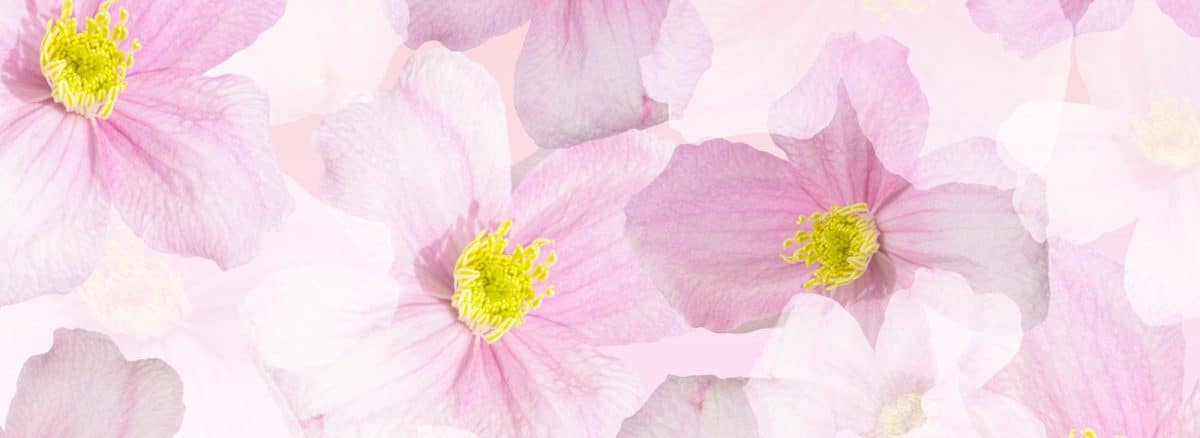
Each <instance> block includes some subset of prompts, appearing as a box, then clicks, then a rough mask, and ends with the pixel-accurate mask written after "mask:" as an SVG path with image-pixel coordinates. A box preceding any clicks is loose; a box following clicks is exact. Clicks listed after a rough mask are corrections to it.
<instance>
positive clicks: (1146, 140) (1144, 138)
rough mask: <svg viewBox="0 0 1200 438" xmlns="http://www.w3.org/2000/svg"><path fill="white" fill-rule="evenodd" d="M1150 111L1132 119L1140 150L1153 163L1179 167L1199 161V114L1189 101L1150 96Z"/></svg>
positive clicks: (1185, 166) (1174, 167) (1189, 165)
mask: <svg viewBox="0 0 1200 438" xmlns="http://www.w3.org/2000/svg"><path fill="white" fill-rule="evenodd" d="M1149 103H1150V111H1149V112H1148V113H1147V114H1146V117H1145V118H1144V119H1142V120H1137V121H1134V123H1133V134H1134V138H1135V139H1136V140H1137V143H1138V146H1139V147H1140V148H1141V150H1142V153H1143V154H1144V155H1145V156H1146V158H1147V159H1149V160H1150V161H1151V162H1153V163H1155V164H1160V165H1163V166H1167V167H1171V168H1173V169H1176V170H1182V169H1186V168H1189V167H1191V166H1192V165H1193V164H1195V163H1196V162H1197V161H1200V118H1197V116H1196V111H1195V110H1194V109H1192V108H1191V107H1190V106H1189V105H1185V104H1184V103H1181V102H1179V101H1178V100H1177V99H1175V98H1172V97H1171V96H1167V95H1159V96H1155V97H1152V98H1151V99H1150V102H1149Z"/></svg>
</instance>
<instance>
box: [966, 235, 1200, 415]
mask: <svg viewBox="0 0 1200 438" xmlns="http://www.w3.org/2000/svg"><path fill="white" fill-rule="evenodd" d="M1120 277H1121V267H1120V266H1119V265H1117V264H1116V263H1114V262H1112V261H1111V260H1108V259H1107V258H1105V257H1104V256H1102V255H1100V254H1099V253H1097V252H1096V251H1095V250H1092V249H1088V248H1086V247H1080V246H1076V245H1072V244H1070V243H1067V242H1065V241H1062V240H1057V239H1055V240H1052V241H1051V246H1050V284H1051V288H1052V292H1053V293H1052V294H1051V295H1050V297H1051V300H1050V313H1049V315H1047V316H1046V320H1045V321H1044V322H1043V323H1042V324H1041V325H1039V326H1038V327H1035V328H1034V329H1033V330H1030V331H1029V332H1027V333H1026V334H1025V338H1024V340H1023V341H1022V343H1021V349H1020V351H1019V352H1018V353H1017V354H1016V356H1015V357H1014V358H1013V360H1012V362H1011V363H1010V364H1009V365H1008V366H1006V367H1005V368H1004V369H1003V370H1001V371H1000V372H999V373H998V374H997V375H996V377H995V378H993V379H992V381H990V382H988V384H987V388H988V389H990V390H992V391H995V392H998V393H1001V394H1005V395H1007V396H1009V397H1012V398H1013V399H1015V400H1018V401H1020V402H1021V403H1023V404H1024V405H1026V406H1028V407H1029V408H1030V409H1032V410H1033V411H1034V412H1035V415H1036V416H1037V417H1038V418H1039V419H1040V420H1041V422H1042V423H1043V424H1044V425H1045V436H1048V437H1066V436H1070V434H1077V435H1075V436H1076V437H1078V438H1082V437H1083V436H1088V437H1090V436H1092V435H1085V434H1086V433H1088V432H1091V433H1094V434H1095V435H1094V436H1096V437H1104V438H1109V437H1118V436H1121V437H1147V438H1154V437H1158V438H1167V437H1170V438H1176V437H1191V436H1200V421H1198V419H1200V416H1197V414H1200V391H1197V390H1193V391H1192V392H1191V397H1190V400H1188V401H1187V402H1186V403H1185V402H1184V400H1183V397H1182V395H1183V394H1184V392H1183V390H1184V388H1185V387H1184V334H1183V330H1182V328H1181V326H1180V325H1170V326H1162V327H1150V326H1147V325H1145V324H1144V323H1142V321H1141V320H1140V319H1139V318H1138V316H1137V314H1135V313H1134V312H1133V309H1132V308H1131V307H1130V306H1129V303H1128V302H1127V301H1125V297H1124V294H1123V293H1122V292H1121V278H1120Z"/></svg>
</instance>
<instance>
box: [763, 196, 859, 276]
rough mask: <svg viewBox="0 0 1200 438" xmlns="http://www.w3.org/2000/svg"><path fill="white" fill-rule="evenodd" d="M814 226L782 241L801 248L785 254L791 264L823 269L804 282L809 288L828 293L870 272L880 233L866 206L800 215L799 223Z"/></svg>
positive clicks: (836, 207) (849, 206) (784, 256)
mask: <svg viewBox="0 0 1200 438" xmlns="http://www.w3.org/2000/svg"><path fill="white" fill-rule="evenodd" d="M805 223H808V224H811V228H810V229H809V230H807V231H806V230H801V231H797V232H796V234H795V235H794V236H792V237H791V238H790V239H788V240H786V241H784V242H783V249H784V250H787V249H788V248H791V247H793V246H798V247H799V248H797V249H796V250H795V251H794V252H792V254H790V255H788V254H784V255H783V259H784V260H786V261H787V262H788V263H800V262H804V264H805V265H809V266H811V265H812V264H814V263H819V264H820V265H821V266H820V267H819V268H817V270H816V271H815V272H813V276H812V278H811V279H809V280H808V281H807V282H805V283H804V287H805V288H808V289H812V288H815V287H817V286H823V287H824V288H825V289H826V290H834V289H836V288H838V287H841V286H845V285H847V284H850V283H851V282H853V281H854V280H857V279H858V277H861V276H862V275H863V273H864V272H866V271H867V265H868V264H869V263H870V262H871V256H872V255H874V254H875V252H876V251H878V250H879V231H877V230H876V229H875V220H874V219H873V218H872V217H871V213H870V211H869V210H868V208H867V204H864V203H861V202H860V203H858V204H854V205H848V206H845V207H839V206H834V207H833V208H831V209H830V210H829V211H827V212H821V213H814V214H812V215H809V216H807V217H806V216H801V217H800V218H799V219H798V220H796V224H798V225H804V224H805Z"/></svg>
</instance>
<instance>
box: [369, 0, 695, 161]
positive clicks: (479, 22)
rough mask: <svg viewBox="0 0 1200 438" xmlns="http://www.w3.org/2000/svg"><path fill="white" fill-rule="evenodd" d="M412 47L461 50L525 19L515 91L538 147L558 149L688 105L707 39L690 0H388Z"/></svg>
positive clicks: (395, 22) (656, 118)
mask: <svg viewBox="0 0 1200 438" xmlns="http://www.w3.org/2000/svg"><path fill="white" fill-rule="evenodd" d="M386 5H387V7H388V10H389V11H390V16H391V18H392V24H393V27H394V28H395V29H396V31H397V32H399V33H400V34H401V35H405V36H407V39H408V45H409V47H412V48H414V49H415V48H417V47H419V46H420V45H421V44H422V43H424V42H426V41H439V42H441V43H442V44H444V45H445V46H446V47H449V48H450V49H453V50H465V49H470V48H472V47H475V46H477V45H479V44H481V43H483V42H484V41H485V40H487V39H488V38H491V37H493V36H496V35H500V34H503V33H505V32H508V31H509V30H512V29H514V28H516V27H517V26H520V25H521V24H523V23H525V22H526V21H528V22H529V23H530V24H529V30H528V33H527V35H526V37H525V43H524V47H523V48H522V51H521V55H520V58H519V59H518V60H517V66H516V84H515V86H516V91H515V94H514V99H515V103H516V108H517V114H518V115H519V116H520V118H521V121H522V123H523V124H524V125H525V130H526V131H527V132H528V133H529V135H530V137H532V138H533V140H534V141H535V142H536V143H537V144H538V145H539V146H541V147H546V148H563V147H570V146H574V145H576V144H579V143H583V142H585V141H588V140H594V139H598V138H603V137H606V136H609V135H613V134H618V133H620V132H623V131H625V130H627V129H632V128H644V127H649V126H654V125H657V124H659V123H662V122H663V121H665V120H666V119H667V118H668V117H670V116H675V115H677V114H678V113H679V112H680V111H682V110H683V108H684V106H685V105H687V101H688V99H689V98H690V97H691V91H692V87H694V86H695V84H696V81H698V80H699V78H700V75H701V74H703V73H704V70H705V69H707V68H708V64H709V55H710V54H711V52H712V41H711V39H710V38H709V37H708V34H707V33H706V31H705V30H704V24H703V23H702V22H701V21H700V18H699V17H698V16H697V15H696V11H695V9H694V8H693V7H692V5H691V2H690V1H689V0H652V1H635V0H603V1H591V2H577V1H570V0H554V1H536V0H505V1H496V2H483V3H480V2H460V3H454V4H447V3H446V2H444V1H440V0H407V1H406V0H388V1H387V3H386Z"/></svg>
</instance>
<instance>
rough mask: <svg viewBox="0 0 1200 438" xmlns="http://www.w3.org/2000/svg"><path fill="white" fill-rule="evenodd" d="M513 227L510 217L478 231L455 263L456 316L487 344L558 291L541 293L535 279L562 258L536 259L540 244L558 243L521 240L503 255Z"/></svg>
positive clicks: (541, 278)
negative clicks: (524, 242)
mask: <svg viewBox="0 0 1200 438" xmlns="http://www.w3.org/2000/svg"><path fill="white" fill-rule="evenodd" d="M510 227H512V221H511V220H506V221H504V223H502V224H500V227H499V228H497V229H496V231H495V232H489V231H488V230H486V229H485V230H483V231H480V232H479V235H478V236H476V237H475V240H473V241H471V243H470V244H469V245H467V247H466V248H464V249H463V252H462V254H461V255H459V256H458V262H456V263H455V264H454V296H453V297H451V299H450V303H451V304H452V305H453V306H454V308H456V309H458V319H459V320H460V321H462V322H463V323H465V324H467V326H468V327H470V328H471V330H472V331H474V332H475V333H476V334H478V335H480V336H482V337H483V339H484V340H486V341H487V342H488V343H493V342H496V341H497V340H499V339H500V336H503V335H504V333H507V332H508V331H509V330H512V328H513V327H517V326H519V325H521V324H524V323H525V315H526V314H527V313H529V311H531V310H533V309H536V308H537V307H538V306H540V305H541V304H542V300H544V299H546V298H549V297H551V296H553V295H554V286H546V287H545V288H544V289H542V291H540V292H539V291H538V290H536V289H534V288H533V283H534V282H542V281H545V280H546V277H547V275H549V273H550V266H552V265H554V262H555V261H556V260H557V259H558V256H557V254H555V253H554V251H550V253H549V254H548V255H547V256H546V259H545V260H544V261H542V262H541V263H538V259H539V258H541V248H542V247H543V246H545V245H550V244H553V243H554V242H553V241H551V240H549V239H535V240H534V241H533V242H532V243H530V244H529V246H527V247H522V246H521V245H517V246H516V247H515V248H513V250H512V252H511V253H509V254H505V252H504V251H505V250H506V249H507V248H508V239H507V238H506V235H507V234H508V230H509V228H510Z"/></svg>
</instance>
